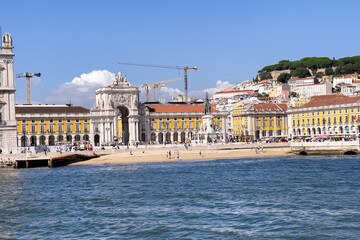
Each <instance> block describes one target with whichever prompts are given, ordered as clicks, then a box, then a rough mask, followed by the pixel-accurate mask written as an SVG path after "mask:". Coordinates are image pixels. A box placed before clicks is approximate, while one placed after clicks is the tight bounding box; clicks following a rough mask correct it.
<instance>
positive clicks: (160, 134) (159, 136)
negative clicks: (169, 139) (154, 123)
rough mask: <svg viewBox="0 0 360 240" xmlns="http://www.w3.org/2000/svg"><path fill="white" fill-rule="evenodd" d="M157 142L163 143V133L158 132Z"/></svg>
mask: <svg viewBox="0 0 360 240" xmlns="http://www.w3.org/2000/svg"><path fill="white" fill-rule="evenodd" d="M158 142H159V143H160V144H161V143H163V134H162V133H159V135H158Z"/></svg>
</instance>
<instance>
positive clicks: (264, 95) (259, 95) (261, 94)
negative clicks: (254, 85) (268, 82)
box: [257, 93, 269, 97]
mask: <svg viewBox="0 0 360 240" xmlns="http://www.w3.org/2000/svg"><path fill="white" fill-rule="evenodd" d="M257 97H269V94H267V93H258V95H257Z"/></svg>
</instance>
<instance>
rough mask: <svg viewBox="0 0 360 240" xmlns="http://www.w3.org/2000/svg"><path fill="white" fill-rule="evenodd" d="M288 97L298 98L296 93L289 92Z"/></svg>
mask: <svg viewBox="0 0 360 240" xmlns="http://www.w3.org/2000/svg"><path fill="white" fill-rule="evenodd" d="M289 97H293V98H294V97H299V94H298V93H296V92H291V93H290V94H289Z"/></svg>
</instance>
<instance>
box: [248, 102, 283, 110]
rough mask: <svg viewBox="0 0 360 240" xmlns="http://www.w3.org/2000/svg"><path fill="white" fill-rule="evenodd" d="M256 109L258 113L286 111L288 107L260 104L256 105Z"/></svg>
mask: <svg viewBox="0 0 360 240" xmlns="http://www.w3.org/2000/svg"><path fill="white" fill-rule="evenodd" d="M254 109H255V110H258V111H276V110H278V111H286V110H287V105H286V104H284V103H278V104H276V103H258V104H255V105H254Z"/></svg>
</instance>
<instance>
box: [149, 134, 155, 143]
mask: <svg viewBox="0 0 360 240" xmlns="http://www.w3.org/2000/svg"><path fill="white" fill-rule="evenodd" d="M150 141H152V142H156V134H155V133H151V135H150Z"/></svg>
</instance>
